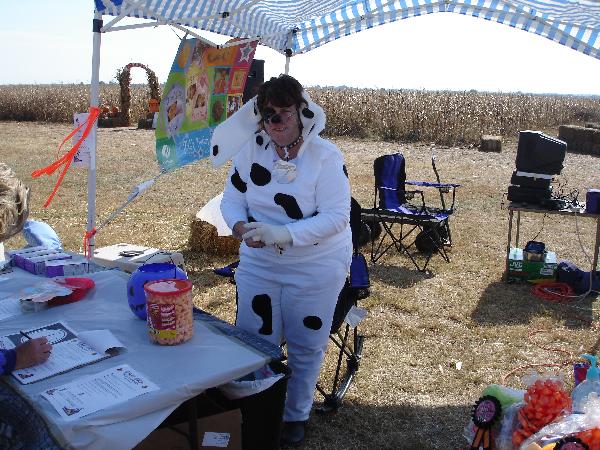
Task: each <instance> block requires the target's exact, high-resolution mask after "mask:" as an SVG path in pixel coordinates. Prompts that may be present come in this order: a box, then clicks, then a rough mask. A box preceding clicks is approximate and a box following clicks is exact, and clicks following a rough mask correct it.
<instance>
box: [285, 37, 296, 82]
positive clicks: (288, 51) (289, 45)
mask: <svg viewBox="0 0 600 450" xmlns="http://www.w3.org/2000/svg"><path fill="white" fill-rule="evenodd" d="M293 32H294V31H290V32H289V33H288V36H287V48H286V49H285V74H286V75H289V73H290V59H292V33H293Z"/></svg>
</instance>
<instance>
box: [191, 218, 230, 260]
mask: <svg viewBox="0 0 600 450" xmlns="http://www.w3.org/2000/svg"><path fill="white" fill-rule="evenodd" d="M188 244H189V247H190V250H192V251H198V252H204V253H210V254H212V255H217V256H229V255H237V254H238V251H239V248H240V243H239V241H238V240H237V239H235V238H234V237H232V236H219V235H218V234H217V228H216V227H215V226H214V225H211V224H210V223H208V222H205V221H204V220H201V219H198V218H195V219H194V220H193V221H192V223H191V226H190V237H189V240H188Z"/></svg>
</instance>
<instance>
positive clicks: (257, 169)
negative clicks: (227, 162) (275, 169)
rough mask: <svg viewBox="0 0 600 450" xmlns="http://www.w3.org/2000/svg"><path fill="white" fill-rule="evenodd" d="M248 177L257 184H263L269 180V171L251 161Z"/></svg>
mask: <svg viewBox="0 0 600 450" xmlns="http://www.w3.org/2000/svg"><path fill="white" fill-rule="evenodd" d="M250 179H251V180H252V182H253V183H254V184H255V185H257V186H265V185H267V184H269V182H270V181H271V172H269V170H268V169H266V168H264V167H263V166H261V165H260V164H258V163H253V164H252V167H251V169H250Z"/></svg>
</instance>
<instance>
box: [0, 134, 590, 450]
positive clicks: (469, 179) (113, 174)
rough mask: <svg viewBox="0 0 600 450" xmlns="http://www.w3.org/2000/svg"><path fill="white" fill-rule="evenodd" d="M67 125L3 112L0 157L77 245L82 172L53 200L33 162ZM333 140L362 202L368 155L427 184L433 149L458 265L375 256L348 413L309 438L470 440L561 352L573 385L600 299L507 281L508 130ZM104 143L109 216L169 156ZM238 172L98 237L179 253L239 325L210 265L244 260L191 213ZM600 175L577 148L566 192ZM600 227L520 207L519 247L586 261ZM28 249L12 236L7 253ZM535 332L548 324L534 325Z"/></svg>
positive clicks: (167, 185)
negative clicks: (471, 141)
mask: <svg viewBox="0 0 600 450" xmlns="http://www.w3.org/2000/svg"><path fill="white" fill-rule="evenodd" d="M69 131H70V129H69V128H68V127H67V126H66V125H61V124H41V123H8V122H3V123H2V122H0V160H1V161H3V162H6V163H8V164H9V165H11V166H12V167H13V168H14V169H15V170H16V172H17V173H18V174H19V175H20V176H21V177H23V178H24V179H25V180H27V182H28V183H29V184H30V185H31V187H32V191H33V194H32V204H33V208H32V213H31V217H32V218H35V219H37V220H43V221H46V222H48V223H49V224H50V225H51V226H52V227H54V229H55V230H56V231H57V233H58V234H59V236H60V237H61V238H62V240H63V242H64V245H65V248H66V249H67V250H71V251H81V249H82V242H83V235H84V230H85V222H86V198H87V194H86V172H85V171H83V170H78V169H71V170H70V171H69V173H68V174H67V176H66V177H65V180H64V182H63V184H62V186H61V188H60V189H59V191H58V194H57V196H56V198H55V200H54V201H53V203H52V204H51V205H50V206H49V207H48V208H47V209H44V208H42V204H43V202H44V201H45V199H46V196H47V195H48V194H49V193H50V191H51V188H52V186H53V184H54V181H55V179H56V178H55V177H52V178H48V177H44V178H39V179H35V180H32V179H31V177H30V174H31V172H32V170H34V169H36V168H40V167H44V166H46V165H47V164H49V163H50V162H52V161H53V160H54V157H55V156H56V151H57V147H58V144H59V143H60V142H61V141H62V139H63V138H64V137H65V136H66V135H67V134H68V133H69ZM548 132H549V133H556V130H548ZM515 138H516V136H515ZM332 140H333V142H334V143H336V144H337V145H338V146H339V147H340V149H341V150H342V152H343V153H344V156H345V159H346V166H347V169H348V173H349V177H350V182H351V185H352V191H353V195H354V197H355V198H356V199H357V200H358V201H359V202H360V203H361V204H362V206H363V207H369V206H370V205H371V204H372V202H373V170H372V164H373V160H374V158H376V157H377V156H379V155H383V154H388V153H393V152H401V153H403V154H404V155H405V157H406V161H407V167H406V171H407V178H408V179H416V180H432V179H433V177H434V174H433V171H432V168H431V156H432V154H435V156H436V160H437V166H438V169H439V171H440V175H441V178H442V180H443V181H446V182H453V183H459V184H460V185H461V187H460V188H459V190H458V194H457V206H456V212H455V213H454V215H453V217H452V219H451V227H452V236H453V247H452V250H451V252H450V255H451V262H450V263H446V262H444V261H443V260H442V259H441V258H434V259H433V260H432V262H431V263H430V269H431V272H432V276H426V275H424V274H422V273H420V272H418V271H416V270H415V268H414V266H412V264H411V263H410V261H409V260H408V259H407V258H406V257H403V256H400V255H390V256H386V257H384V258H382V259H381V260H380V261H378V262H377V264H375V265H372V266H370V277H371V283H372V288H371V295H370V297H369V298H367V299H365V300H363V301H361V305H360V306H361V307H363V308H365V309H366V310H367V311H368V315H367V317H366V318H365V320H364V321H363V322H362V323H361V324H360V331H361V333H362V334H364V336H365V343H364V352H363V358H362V361H361V365H360V370H359V373H358V375H357V377H356V379H355V382H354V384H353V385H352V386H351V388H350V390H349V392H348V394H347V396H346V399H345V401H344V404H343V406H342V408H341V409H340V410H339V411H338V412H337V413H336V414H332V415H326V416H322V415H317V414H314V415H313V416H312V417H311V421H310V424H309V427H310V428H309V434H308V436H307V440H306V443H305V444H304V446H303V447H302V448H305V449H333V448H336V449H409V448H410V449H412V448H415V449H417V448H423V449H456V448H461V447H463V446H466V444H467V441H466V440H465V438H463V436H462V434H463V428H464V427H465V425H466V424H467V422H468V418H469V414H470V409H471V405H472V404H473V403H474V402H475V400H477V399H478V398H479V396H480V394H481V391H482V390H483V388H484V387H485V386H486V385H488V384H492V383H496V384H505V385H508V386H512V387H516V388H522V387H523V384H522V382H521V377H522V376H523V375H524V374H525V373H526V370H525V366H527V365H532V364H545V363H552V362H559V363H561V364H562V363H565V364H564V365H563V366H562V367H561V368H559V369H554V370H555V371H557V372H559V373H561V374H563V375H564V377H565V380H566V382H567V384H569V383H571V384H572V376H571V369H570V367H569V366H568V365H567V364H566V363H567V362H568V361H570V360H571V358H575V357H576V356H577V355H579V354H580V353H583V352H588V353H596V352H597V351H598V348H599V346H600V341H599V340H598V337H597V334H596V333H597V325H596V316H597V305H596V302H595V299H593V298H592V299H590V298H588V299H586V300H584V301H582V302H578V303H576V304H571V305H558V304H552V303H549V302H547V301H543V300H540V299H538V298H536V297H534V296H533V295H531V294H530V292H529V286H527V285H524V284H505V283H504V282H502V279H501V278H502V273H503V270H504V261H505V259H504V258H505V252H506V245H507V242H506V241H507V229H508V212H507V211H506V209H505V208H503V207H502V204H503V194H504V193H505V192H506V190H507V186H508V184H509V180H510V176H511V173H512V171H513V170H514V161H515V151H516V143H515V139H513V140H510V139H509V140H505V141H504V142H503V150H502V152H501V153H482V152H479V151H478V150H477V149H476V148H439V147H435V146H433V145H429V144H427V143H417V144H399V143H389V142H376V141H362V140H350V139H344V138H336V139H332ZM98 142H99V143H98V145H99V148H98V177H97V195H96V198H97V217H98V220H99V221H102V220H103V219H105V218H106V217H108V216H109V215H110V213H111V212H112V211H113V210H115V209H116V208H117V207H118V206H120V205H121V204H122V203H123V202H124V201H125V200H126V199H127V195H128V194H129V192H130V191H131V189H132V187H133V186H135V185H136V184H138V183H140V182H142V181H144V180H147V179H149V178H151V177H152V176H153V175H155V174H157V173H158V166H157V164H156V162H155V158H154V134H153V133H152V132H151V131H143V130H134V129H100V130H99V133H98ZM226 170H227V169H226V168H219V169H213V168H211V166H210V162H208V161H200V162H198V163H195V164H192V165H190V166H187V167H184V168H182V169H180V170H178V171H176V172H174V173H172V174H168V175H166V176H163V177H162V178H161V179H159V180H158V182H157V183H156V184H155V185H154V186H153V187H152V188H151V190H150V191H149V192H147V193H146V194H144V195H143V196H142V197H141V198H139V199H138V200H136V201H135V202H134V203H133V204H132V205H131V206H130V207H129V208H127V209H126V210H125V211H124V212H123V213H122V214H121V215H120V216H119V217H118V218H117V219H115V220H114V221H113V222H112V223H111V224H110V225H108V226H107V227H106V228H104V229H102V230H101V231H100V232H99V234H98V236H97V239H96V244H97V246H106V245H112V244H115V243H119V242H128V243H132V244H139V245H147V246H152V247H157V248H161V249H169V250H179V251H181V252H183V253H184V256H185V262H186V268H187V270H188V274H189V276H190V278H191V279H192V280H193V282H194V301H195V303H196V305H198V306H199V307H201V308H203V309H205V310H207V311H209V312H211V313H213V314H215V315H217V316H219V317H221V318H223V319H225V320H229V321H231V320H233V318H234V316H235V291H234V286H233V285H232V284H230V283H229V282H228V280H226V279H223V278H220V277H217V276H215V275H214V274H213V272H212V269H213V268H215V267H220V266H223V265H225V264H227V263H229V262H231V261H233V260H234V258H235V257H234V256H232V257H215V256H212V255H208V254H202V253H194V252H191V251H189V249H188V246H187V240H188V237H189V232H190V223H191V221H192V219H193V217H194V215H195V214H196V212H197V211H198V210H199V209H200V208H201V207H202V206H203V205H204V204H205V203H206V202H208V201H209V200H210V199H211V198H212V197H213V196H215V195H217V194H218V193H219V192H221V190H222V188H223V184H224V181H225V176H226ZM599 174H600V159H598V158H597V157H593V156H589V155H578V154H568V155H567V158H566V161H565V168H564V170H563V173H562V175H561V176H560V177H559V178H560V180H561V187H560V189H561V190H562V192H563V193H564V194H565V195H567V194H568V195H575V192H578V199H579V200H580V201H585V192H586V190H587V189H588V188H591V187H594V188H598V187H600V175H599ZM594 233H595V223H594V222H593V221H592V220H583V219H579V220H577V221H576V220H575V219H573V218H571V217H565V216H557V215H547V216H543V215H541V214H536V215H524V216H523V217H522V223H521V243H524V242H527V241H528V240H531V239H533V238H536V240H538V241H543V242H545V243H546V247H547V248H548V249H550V250H553V251H555V252H556V253H557V255H558V257H559V259H560V258H564V259H569V260H572V261H573V262H575V263H576V264H577V265H578V266H579V267H582V268H584V269H585V270H589V267H590V264H591V263H590V258H591V255H592V253H593V249H592V247H593V236H594ZM22 244H23V241H22V240H20V238H15V239H13V240H12V241H9V242H8V244H7V247H8V248H11V247H17V246H20V245H22ZM363 250H364V252H365V253H368V250H369V249H368V248H364V249H363ZM584 250H585V252H584ZM537 330H543V332H540V333H536V334H535V335H533V334H532V333H533V332H534V331H537ZM542 347H543V348H542ZM552 347H555V348H561V349H564V350H566V351H567V352H569V354H570V355H571V356H568V357H567V356H565V354H561V353H557V352H556V351H553V350H552V349H551V348H552ZM328 365H329V361H328ZM539 370H550V368H549V369H545V368H543V367H540V368H539ZM512 371H514V374H513V375H511V374H510V373H511V372H512ZM324 372H325V373H327V370H325V371H324ZM315 398H316V400H317V401H319V398H318V396H317V397H315Z"/></svg>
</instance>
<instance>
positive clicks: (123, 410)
mask: <svg viewBox="0 0 600 450" xmlns="http://www.w3.org/2000/svg"><path fill="white" fill-rule="evenodd" d="M88 276H89V277H90V278H92V279H93V280H94V281H95V283H96V287H95V288H94V289H93V290H92V291H90V292H89V293H88V294H87V296H86V297H85V298H84V299H83V300H81V301H79V302H77V303H72V304H69V305H63V306H57V307H53V308H49V309H47V310H44V311H40V312H36V313H28V314H23V315H21V316H17V317H13V318H10V319H8V320H5V321H2V322H0V335H6V334H11V333H14V332H17V331H19V330H22V329H28V328H34V327H36V326H39V325H45V324H48V323H52V322H56V321H63V322H65V323H66V324H67V325H69V326H70V327H71V328H72V329H74V331H75V332H78V331H83V330H97V329H109V330H110V331H112V333H113V334H114V335H115V336H116V337H117V338H118V339H119V340H120V341H121V342H122V343H123V344H124V345H125V346H126V349H125V351H123V352H122V353H120V354H119V355H118V356H115V357H112V358H108V359H106V360H103V361H100V362H97V363H94V364H91V365H88V366H85V367H82V368H79V369H75V370H72V371H70V372H67V373H65V374H62V375H57V376H54V377H51V378H48V379H46V380H43V381H39V382H37V383H33V384H31V385H22V384H20V383H19V382H18V381H16V380H15V379H14V378H13V377H12V376H8V377H6V379H7V380H9V382H10V383H11V385H12V386H13V387H14V388H15V389H17V390H18V392H20V393H21V394H22V395H23V396H25V397H27V399H28V400H29V401H30V402H31V403H32V404H33V406H34V407H35V408H36V409H37V411H38V412H39V413H40V414H41V415H42V416H43V417H44V419H45V420H46V421H47V423H48V425H49V427H50V429H51V431H52V433H53V434H54V436H55V438H56V439H57V441H58V442H59V443H60V444H61V445H63V446H65V447H66V448H70V447H72V448H77V449H83V448H85V449H128V448H131V447H133V446H135V445H136V444H137V443H138V442H140V441H141V440H142V439H143V438H144V437H145V436H147V435H148V434H149V433H150V432H151V431H152V430H153V429H154V428H156V427H157V426H158V425H159V424H160V423H161V422H162V421H163V420H164V419H165V418H166V417H167V416H168V415H169V414H170V413H171V412H172V411H173V410H174V409H175V408H176V407H177V406H178V405H179V404H181V403H182V402H183V401H185V400H186V399H189V398H191V397H194V396H195V395H197V394H199V393H201V392H202V391H204V390H205V389H207V388H210V387H214V386H218V385H220V384H223V383H225V382H227V381H229V380H232V379H234V378H237V377H240V376H242V375H244V374H246V373H249V372H252V371H253V370H256V369H257V368H259V367H261V366H263V365H264V364H265V363H266V362H268V360H269V357H268V356H266V355H264V354H262V353H259V352H258V351H256V350H254V349H252V348H250V347H248V346H246V345H244V344H241V343H240V342H239V341H237V340H236V339H235V338H231V337H228V336H225V335H222V334H221V333H219V332H218V331H216V330H215V329H213V328H212V327H210V326H208V325H206V324H205V323H204V322H199V321H195V328H194V337H193V338H192V339H191V340H190V341H188V342H186V343H184V344H181V345H176V346H160V345H156V344H152V343H151V342H150V340H149V338H148V334H147V327H146V322H144V321H142V320H140V319H138V318H137V317H135V316H134V314H133V313H132V312H131V311H130V309H129V305H128V303H127V293H126V284H127V279H128V274H125V273H122V272H119V271H115V270H110V271H105V272H97V273H93V274H89V275H88ZM2 277H6V275H3V276H2ZM11 278H12V279H11V280H9V281H6V282H4V281H0V286H6V285H10V286H11V287H13V286H14V287H15V288H17V287H18V285H21V286H22V285H26V284H27V283H30V282H31V279H32V278H38V277H35V276H33V275H31V274H28V273H27V272H24V271H21V270H19V269H15V271H14V272H13V274H12V275H11ZM4 283H7V284H4ZM233 307H234V305H233V302H232V308H233ZM124 363H126V364H129V365H130V366H131V367H133V368H134V369H136V370H138V371H139V372H141V373H142V374H144V375H146V376H147V377H148V378H149V379H150V380H151V381H152V382H154V383H155V384H157V385H158V386H159V387H160V390H159V391H157V392H152V393H149V394H145V395H142V396H140V397H137V398H135V399H133V400H129V401H127V402H126V403H122V404H119V405H115V406H113V407H111V408H109V409H106V410H102V411H98V412H96V413H93V414H90V415H89V416H86V417H84V418H83V419H79V420H75V421H66V420H64V419H61V418H60V416H59V415H58V413H57V412H56V411H55V410H54V409H53V408H52V407H51V406H50V404H49V403H48V402H47V401H46V400H45V399H43V398H42V397H41V396H40V393H41V392H42V391H44V390H45V389H48V388H51V387H55V386H59V385H62V384H64V383H68V382H70V381H73V380H75V379H77V378H79V377H81V376H84V375H90V374H94V373H97V372H100V371H102V370H105V369H108V368H110V367H114V366H117V365H119V364H124Z"/></svg>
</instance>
